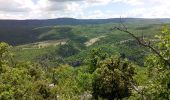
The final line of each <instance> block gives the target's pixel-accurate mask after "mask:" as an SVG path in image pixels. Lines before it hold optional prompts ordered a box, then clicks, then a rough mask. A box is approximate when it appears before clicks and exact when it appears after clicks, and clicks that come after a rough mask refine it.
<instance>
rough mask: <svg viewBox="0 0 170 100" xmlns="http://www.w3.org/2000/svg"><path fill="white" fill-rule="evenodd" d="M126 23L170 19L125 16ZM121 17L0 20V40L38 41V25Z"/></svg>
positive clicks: (153, 22)
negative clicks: (36, 29)
mask: <svg viewBox="0 0 170 100" xmlns="http://www.w3.org/2000/svg"><path fill="white" fill-rule="evenodd" d="M122 21H123V22H125V23H135V24H158V23H169V22H170V19H142V18H124V19H122ZM119 22H120V18H110V19H74V18H57V19H47V20H0V41H5V42H7V43H9V44H11V45H19V44H25V43H30V42H35V41H37V40H38V39H37V36H39V34H40V33H39V32H37V31H35V30H33V29H35V28H37V27H44V26H56V25H88V24H105V23H119Z"/></svg>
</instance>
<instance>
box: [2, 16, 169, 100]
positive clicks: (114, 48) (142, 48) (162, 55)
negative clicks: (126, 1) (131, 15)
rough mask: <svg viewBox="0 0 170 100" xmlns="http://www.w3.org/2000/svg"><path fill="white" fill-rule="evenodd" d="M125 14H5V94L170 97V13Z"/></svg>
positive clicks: (99, 99) (114, 99)
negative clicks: (104, 16)
mask: <svg viewBox="0 0 170 100" xmlns="http://www.w3.org/2000/svg"><path fill="white" fill-rule="evenodd" d="M63 20H64V22H63ZM122 20H123V21H122V22H120V19H108V20H104V19H103V20H100V19H98V20H77V19H68V18H64V19H55V20H44V21H36V20H27V21H17V20H15V21H10V20H8V21H0V22H2V24H1V25H0V41H1V42H0V100H169V99H170V90H169V89H170V79H169V75H170V71H169V70H170V69H169V67H170V29H169V28H170V24H169V19H122ZM11 23H15V25H16V26H15V27H13V26H12V25H11ZM16 23H17V24H16ZM57 23H58V24H57ZM63 23H64V24H63ZM3 24H4V25H3Z"/></svg>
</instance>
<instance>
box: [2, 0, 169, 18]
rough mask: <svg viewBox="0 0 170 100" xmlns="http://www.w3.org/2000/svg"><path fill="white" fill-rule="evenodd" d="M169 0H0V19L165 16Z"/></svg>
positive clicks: (167, 11)
mask: <svg viewBox="0 0 170 100" xmlns="http://www.w3.org/2000/svg"><path fill="white" fill-rule="evenodd" d="M169 9H170V1H169V0H0V19H51V18H59V17H72V18H81V19H96V18H98V19H101V18H102V19H103V18H119V17H120V16H121V17H124V18H126V17H138V18H169V17H170V11H169Z"/></svg>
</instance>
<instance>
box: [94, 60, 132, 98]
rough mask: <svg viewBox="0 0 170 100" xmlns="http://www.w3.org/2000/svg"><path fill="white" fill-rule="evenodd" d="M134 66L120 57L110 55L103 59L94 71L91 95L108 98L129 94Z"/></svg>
mask: <svg viewBox="0 0 170 100" xmlns="http://www.w3.org/2000/svg"><path fill="white" fill-rule="evenodd" d="M134 74H135V72H134V67H133V65H132V64H130V63H129V62H128V61H123V60H122V59H120V57H111V58H107V59H106V60H103V61H101V62H100V64H99V68H97V69H96V70H95V72H94V78H93V83H92V86H93V96H94V98H95V99H97V98H98V97H102V98H107V99H108V100H113V99H116V98H117V99H122V98H125V97H129V96H130V95H131V89H130V87H131V84H130V82H132V81H133V76H134Z"/></svg>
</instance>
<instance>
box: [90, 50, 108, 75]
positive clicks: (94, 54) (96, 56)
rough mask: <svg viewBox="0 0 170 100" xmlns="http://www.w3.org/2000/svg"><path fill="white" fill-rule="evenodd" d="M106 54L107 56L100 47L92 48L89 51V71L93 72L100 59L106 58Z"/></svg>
mask: <svg viewBox="0 0 170 100" xmlns="http://www.w3.org/2000/svg"><path fill="white" fill-rule="evenodd" d="M107 56H108V54H107V53H105V52H104V51H102V49H100V48H94V49H92V50H91V52H90V58H89V62H90V72H91V73H93V72H94V71H95V70H96V69H97V68H98V64H99V62H100V61H101V60H104V59H106V58H107Z"/></svg>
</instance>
